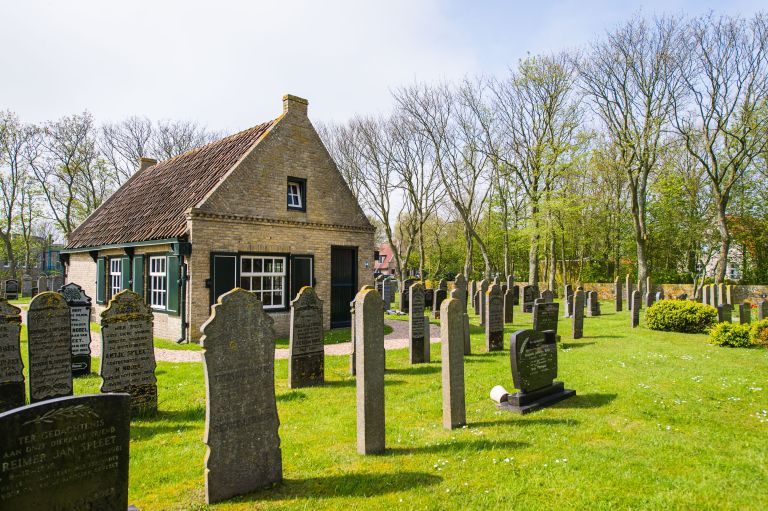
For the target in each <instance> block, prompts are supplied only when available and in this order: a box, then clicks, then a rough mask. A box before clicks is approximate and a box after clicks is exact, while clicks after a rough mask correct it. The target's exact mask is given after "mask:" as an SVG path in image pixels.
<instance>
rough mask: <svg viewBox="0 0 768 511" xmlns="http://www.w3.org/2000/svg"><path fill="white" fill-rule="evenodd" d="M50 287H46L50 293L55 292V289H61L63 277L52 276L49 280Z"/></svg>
mask: <svg viewBox="0 0 768 511" xmlns="http://www.w3.org/2000/svg"><path fill="white" fill-rule="evenodd" d="M49 281H50V283H51V285H50V286H49V287H48V289H50V290H51V291H55V290H57V289H61V287H62V286H63V285H64V277H62V276H61V275H54V276H53V277H51V278H50V279H49Z"/></svg>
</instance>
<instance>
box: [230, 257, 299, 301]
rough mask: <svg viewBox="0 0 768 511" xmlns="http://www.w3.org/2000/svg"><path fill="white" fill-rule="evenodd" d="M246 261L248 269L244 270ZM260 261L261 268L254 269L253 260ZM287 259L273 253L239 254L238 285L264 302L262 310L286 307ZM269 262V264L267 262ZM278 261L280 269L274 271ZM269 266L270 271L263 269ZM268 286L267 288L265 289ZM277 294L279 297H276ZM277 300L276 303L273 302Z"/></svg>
mask: <svg viewBox="0 0 768 511" xmlns="http://www.w3.org/2000/svg"><path fill="white" fill-rule="evenodd" d="M246 261H247V262H248V266H249V267H250V271H244V268H245V266H246V264H245V263H246ZM257 261H259V262H260V263H261V270H260V271H255V270H254V267H255V264H254V263H255V262H257ZM287 262H288V259H287V257H285V256H275V255H241V256H240V287H242V288H243V289H245V290H246V291H250V292H252V293H254V294H255V295H256V296H257V297H258V298H259V300H261V303H262V304H264V310H277V309H284V308H285V307H286V299H287V295H288V289H287V284H288V271H287V270H288V266H287ZM268 263H269V264H268ZM276 263H279V264H280V266H281V268H282V270H281V271H275V270H274V268H275V267H276V266H277V265H276ZM267 266H269V267H270V268H272V269H271V271H265V270H266V268H267ZM267 288H268V289H267ZM278 296H279V299H276V297H278ZM275 302H278V303H275Z"/></svg>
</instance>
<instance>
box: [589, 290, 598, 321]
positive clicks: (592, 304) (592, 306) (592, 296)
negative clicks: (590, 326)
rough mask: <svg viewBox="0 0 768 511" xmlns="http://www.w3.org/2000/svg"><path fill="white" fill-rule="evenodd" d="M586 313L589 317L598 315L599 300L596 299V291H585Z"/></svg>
mask: <svg viewBox="0 0 768 511" xmlns="http://www.w3.org/2000/svg"><path fill="white" fill-rule="evenodd" d="M587 315H588V316H590V317H595V316H599V315H600V300H598V297H597V291H590V292H589V293H587Z"/></svg>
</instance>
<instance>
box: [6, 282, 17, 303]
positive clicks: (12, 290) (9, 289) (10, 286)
mask: <svg viewBox="0 0 768 511" xmlns="http://www.w3.org/2000/svg"><path fill="white" fill-rule="evenodd" d="M3 296H4V297H5V298H7V299H8V300H16V299H18V298H19V281H18V280H14V279H9V280H5V281H3Z"/></svg>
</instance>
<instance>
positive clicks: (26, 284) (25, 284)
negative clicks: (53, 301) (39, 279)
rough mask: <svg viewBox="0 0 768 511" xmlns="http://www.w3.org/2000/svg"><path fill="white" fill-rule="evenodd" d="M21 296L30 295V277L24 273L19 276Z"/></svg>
mask: <svg viewBox="0 0 768 511" xmlns="http://www.w3.org/2000/svg"><path fill="white" fill-rule="evenodd" d="M21 296H32V277H30V276H29V275H26V274H25V275H24V276H22V277H21Z"/></svg>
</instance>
